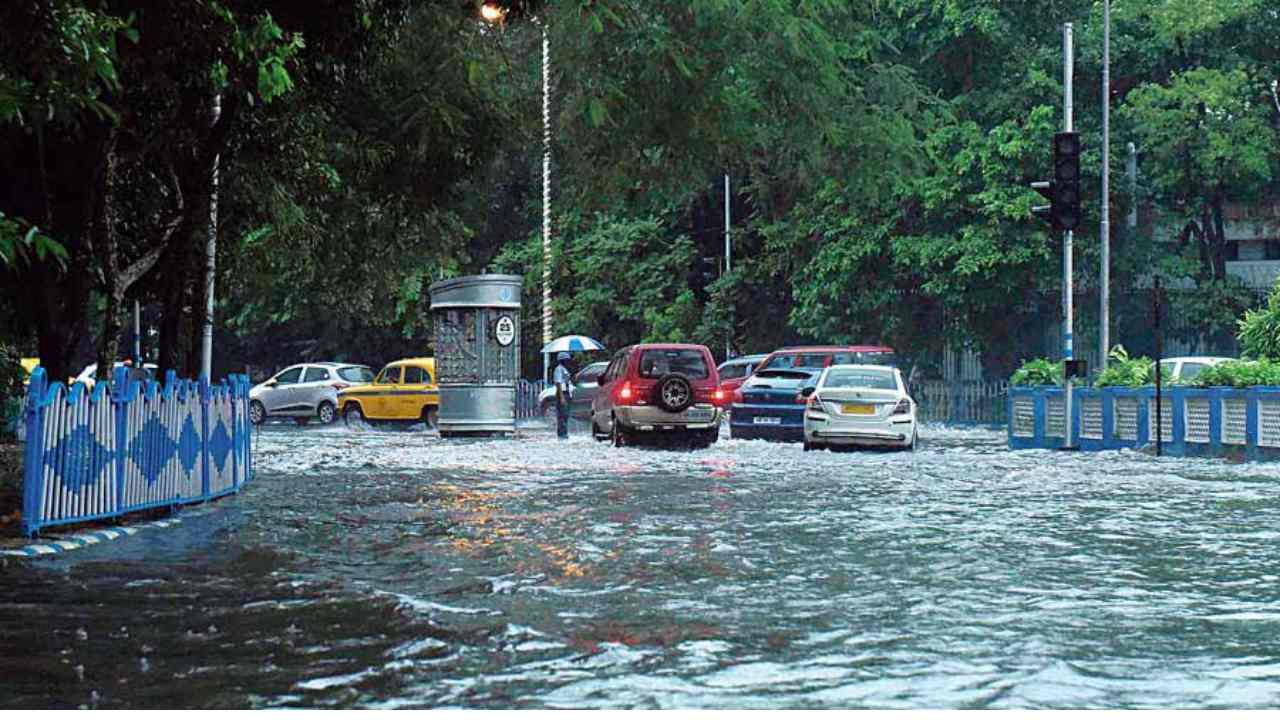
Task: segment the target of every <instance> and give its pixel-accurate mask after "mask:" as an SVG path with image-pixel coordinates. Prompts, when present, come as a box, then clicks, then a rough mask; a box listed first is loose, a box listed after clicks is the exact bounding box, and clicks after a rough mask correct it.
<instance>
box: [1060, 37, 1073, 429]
mask: <svg viewBox="0 0 1280 720" xmlns="http://www.w3.org/2000/svg"><path fill="white" fill-rule="evenodd" d="M1074 59H1075V58H1074V51H1073V46H1072V42H1071V23H1066V24H1065V25H1063V26H1062V110H1063V131H1064V132H1072V131H1073V129H1074V128H1073V127H1072V125H1071V84H1072V82H1073V77H1072V65H1073V64H1074V62H1073V61H1074ZM1071 241H1072V232H1071V231H1070V230H1067V231H1065V232H1064V233H1063V234H1062V314H1063V320H1062V359H1063V360H1064V361H1065V360H1073V359H1075V356H1074V347H1073V346H1074V344H1075V341H1074V338H1073V336H1072V328H1073V327H1074V325H1075V323H1074V317H1073V310H1074V307H1073V303H1072V295H1073V294H1074V288H1073V287H1072V283H1071V273H1072V266H1071V253H1072V248H1071ZM1063 365H1064V370H1065V366H1066V363H1063ZM1064 375H1065V376H1066V377H1065V378H1064V380H1065V390H1066V399H1065V403H1064V405H1063V409H1064V410H1065V411H1066V437H1065V438H1063V440H1062V447H1063V448H1064V449H1069V448H1072V447H1074V446H1073V445H1072V443H1071V440H1072V438H1073V437H1074V433H1073V432H1072V430H1073V429H1074V428H1073V427H1072V426H1073V425H1074V422H1073V413H1072V400H1073V398H1072V397H1071V396H1072V382H1071V381H1072V379H1073V378H1072V377H1071V373H1070V372H1065V371H1064Z"/></svg>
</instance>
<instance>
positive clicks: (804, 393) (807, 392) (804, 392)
mask: <svg viewBox="0 0 1280 720" xmlns="http://www.w3.org/2000/svg"><path fill="white" fill-rule="evenodd" d="M817 389H818V388H816V387H814V386H812V385H810V386H809V387H807V388H805V389H803V390H801V391H800V396H801V397H809V396H810V395H812V394H813V393H814V391H815V390H817Z"/></svg>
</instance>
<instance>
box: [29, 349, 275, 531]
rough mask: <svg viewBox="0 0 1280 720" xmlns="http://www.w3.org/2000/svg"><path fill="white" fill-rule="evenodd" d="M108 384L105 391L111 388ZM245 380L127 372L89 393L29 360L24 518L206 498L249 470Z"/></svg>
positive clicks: (104, 514) (60, 517)
mask: <svg viewBox="0 0 1280 720" xmlns="http://www.w3.org/2000/svg"><path fill="white" fill-rule="evenodd" d="M108 385H110V390H109V389H108ZM251 427H252V426H251V425H250V423H249V380H248V378H247V377H245V376H243V375H231V376H229V377H228V378H227V379H226V380H224V381H222V382H221V383H218V384H216V385H210V384H209V383H208V381H207V380H204V379H201V380H200V381H193V380H178V379H177V378H176V377H175V375H174V374H173V372H172V371H171V372H169V373H168V374H167V376H166V377H165V382H164V386H163V387H162V386H161V385H160V384H159V383H156V382H153V381H147V382H142V381H138V380H128V379H127V375H126V372H125V371H124V370H123V369H118V370H117V372H116V375H115V379H114V381H113V382H112V383H109V384H108V383H104V382H100V383H98V384H97V385H96V386H95V387H94V388H93V390H92V391H91V392H89V391H86V390H85V386H84V385H83V384H80V383H76V384H75V385H73V386H72V387H71V389H70V390H68V389H67V388H66V387H65V386H64V385H63V384H62V383H59V382H55V383H53V384H52V385H50V384H49V383H48V380H47V378H46V377H45V374H44V370H43V369H41V368H36V371H35V372H34V373H33V374H32V376H31V384H30V386H29V387H28V389H27V403H26V431H27V441H26V447H25V449H24V455H23V476H22V477H23V488H22V492H23V503H22V526H23V530H24V531H25V532H26V533H27V534H28V535H29V536H34V535H35V534H36V533H37V532H39V531H40V529H41V528H45V527H49V526H51V525H63V524H67V523H76V522H84V521H86V520H95V519H99V518H108V517H116V516H120V515H124V514H126V513H131V512H136V511H139V510H146V509H148V508H157V507H176V506H179V505H185V504H188V503H194V502H203V501H206V500H210V499H213V498H216V497H219V496H222V495H227V494H229V493H234V492H239V490H240V488H241V487H243V486H244V485H245V483H246V482H248V481H249V479H250V478H252V477H253V453H252V443H251V438H250V430H251Z"/></svg>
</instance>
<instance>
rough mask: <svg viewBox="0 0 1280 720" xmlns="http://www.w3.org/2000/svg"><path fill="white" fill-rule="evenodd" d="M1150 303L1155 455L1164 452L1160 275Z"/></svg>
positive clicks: (1156, 280) (1157, 455) (1157, 277)
mask: <svg viewBox="0 0 1280 720" xmlns="http://www.w3.org/2000/svg"><path fill="white" fill-rule="evenodd" d="M1151 295H1152V299H1151V302H1152V305H1154V306H1155V316H1156V318H1155V319H1156V323H1155V325H1156V457H1160V456H1161V455H1163V454H1164V431H1163V429H1162V428H1163V427H1164V395H1163V388H1162V385H1161V382H1160V376H1161V374H1162V373H1161V372H1160V361H1161V360H1164V357H1163V355H1164V344H1163V341H1162V335H1161V333H1160V275H1158V274H1157V275H1156V278H1155V291H1154V292H1152V294H1151Z"/></svg>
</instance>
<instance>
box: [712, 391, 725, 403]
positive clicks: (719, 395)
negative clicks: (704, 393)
mask: <svg viewBox="0 0 1280 720" xmlns="http://www.w3.org/2000/svg"><path fill="white" fill-rule="evenodd" d="M728 396H729V394H728V393H726V392H725V391H724V388H716V391H715V392H714V393H712V394H711V402H712V403H714V404H716V405H724V404H725V398H726V397H728Z"/></svg>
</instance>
